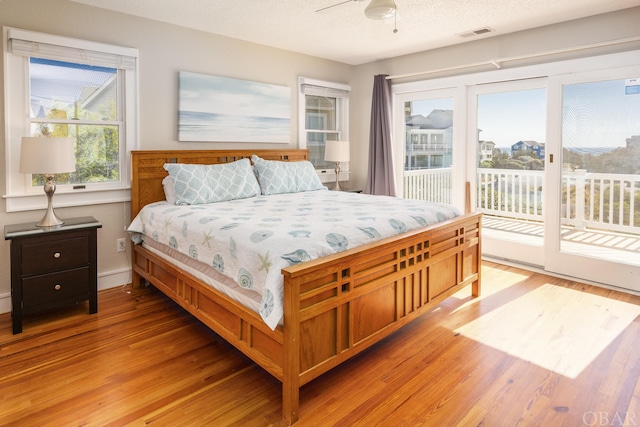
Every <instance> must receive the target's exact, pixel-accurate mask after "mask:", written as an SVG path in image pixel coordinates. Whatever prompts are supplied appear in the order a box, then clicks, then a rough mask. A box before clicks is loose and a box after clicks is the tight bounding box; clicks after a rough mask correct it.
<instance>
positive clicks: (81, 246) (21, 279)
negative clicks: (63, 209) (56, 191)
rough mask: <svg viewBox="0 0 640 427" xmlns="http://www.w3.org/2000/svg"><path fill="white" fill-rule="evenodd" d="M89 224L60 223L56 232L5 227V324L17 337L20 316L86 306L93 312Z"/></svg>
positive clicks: (93, 239)
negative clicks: (7, 314)
mask: <svg viewBox="0 0 640 427" xmlns="http://www.w3.org/2000/svg"><path fill="white" fill-rule="evenodd" d="M101 227H102V224H100V223H99V222H98V221H96V219H95V218H93V217H90V216H87V217H81V218H69V219H64V224H62V225H61V226H59V227H37V226H36V223H35V222H32V223H26V224H13V225H5V227H4V238H5V240H11V318H12V321H13V333H14V334H19V333H20V332H22V316H23V315H24V314H31V313H37V312H40V311H43V310H49V309H54V308H58V307H63V306H65V305H69V304H73V303H79V302H81V301H87V300H88V301H89V314H93V313H97V312H98V268H97V229H98V228H101Z"/></svg>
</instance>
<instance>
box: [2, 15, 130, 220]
mask: <svg viewBox="0 0 640 427" xmlns="http://www.w3.org/2000/svg"><path fill="white" fill-rule="evenodd" d="M13 39H16V40H26V41H29V42H33V43H34V44H38V45H41V46H43V51H45V50H46V53H42V52H41V53H40V54H39V55H37V56H38V57H41V58H45V59H53V60H58V61H66V62H72V63H88V62H89V61H91V60H90V59H87V60H86V62H84V61H83V60H82V59H79V58H81V57H84V56H85V53H86V54H87V56H91V55H97V56H98V57H100V56H102V57H104V58H116V59H119V58H120V57H123V58H125V61H127V62H126V64H124V65H122V66H116V67H113V68H117V72H116V75H117V86H118V89H117V95H116V97H117V102H118V103H119V105H118V107H119V108H120V109H121V111H120V112H119V117H118V121H119V122H120V123H119V125H118V126H119V151H120V152H119V166H120V172H119V176H120V179H119V180H118V181H111V182H96V183H83V184H81V185H78V184H75V185H73V184H58V185H57V188H56V195H55V205H56V207H68V206H85V205H94V204H102V203H115V202H123V201H128V200H130V185H131V184H130V170H129V169H130V168H129V153H130V152H131V150H135V149H136V148H137V145H138V144H137V142H138V137H137V136H138V107H137V106H138V89H137V88H138V70H137V62H138V50H137V49H134V48H128V47H121V46H114V45H107V44H102V43H97V42H91V41H85V40H79V39H73V38H68V37H61V36H56V35H51V34H44V33H37V32H32V31H27V30H22V29H17V28H10V27H4V29H3V41H4V63H5V67H4V72H5V80H4V88H5V124H6V126H5V165H6V172H5V175H6V194H4V195H3V198H4V199H5V200H6V211H7V212H20V211H27V210H36V209H43V208H46V205H47V199H46V197H43V190H42V188H41V187H40V186H38V187H34V186H32V184H31V174H23V173H20V170H19V165H20V144H21V139H22V137H23V136H31V123H32V120H31V117H30V99H29V98H30V89H29V84H30V81H29V60H30V57H31V56H29V55H25V54H24V53H22V54H21V53H13V51H12V50H11V48H10V47H9V46H10V40H13ZM49 48H51V49H52V50H49ZM74 53H75V54H76V55H81V56H80V57H79V56H75V57H74V56H73V54H74ZM90 65H94V64H90ZM95 65H98V64H95ZM112 124H113V123H112V122H109V123H100V125H105V126H108V125H112Z"/></svg>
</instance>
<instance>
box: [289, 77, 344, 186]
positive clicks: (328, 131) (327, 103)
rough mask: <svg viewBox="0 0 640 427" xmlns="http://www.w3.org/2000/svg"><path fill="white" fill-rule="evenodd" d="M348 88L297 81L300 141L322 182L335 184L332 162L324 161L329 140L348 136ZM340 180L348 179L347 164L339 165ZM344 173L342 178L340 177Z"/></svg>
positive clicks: (338, 85)
mask: <svg viewBox="0 0 640 427" xmlns="http://www.w3.org/2000/svg"><path fill="white" fill-rule="evenodd" d="M350 90H351V87H350V86H349V85H345V84H340V83H330V82H324V81H320V80H313V79H308V78H305V77H300V78H299V95H298V104H299V115H298V117H299V120H300V123H299V127H298V128H299V129H300V135H299V141H300V148H306V149H308V150H309V160H310V161H311V163H313V165H314V166H315V168H316V170H317V171H318V173H319V174H320V177H321V179H322V180H323V181H325V182H329V181H335V171H334V169H335V163H333V162H327V161H325V160H324V148H325V144H326V142H327V141H328V140H329V141H330V140H336V141H339V140H346V139H348V137H349V128H348V124H349V92H350ZM340 171H341V172H340V179H341V180H347V179H348V176H349V175H348V174H349V165H348V163H345V164H342V163H341V164H340ZM343 174H344V176H343Z"/></svg>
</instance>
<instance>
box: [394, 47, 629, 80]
mask: <svg viewBox="0 0 640 427" xmlns="http://www.w3.org/2000/svg"><path fill="white" fill-rule="evenodd" d="M635 41H640V36H636V37H627V38H624V39H617V40H610V41H606V42H600V43H593V44H588V45H582V46H576V47H571V48H566V49H556V50H549V51H546V52H540V53H533V54H530V55H521V56H511V57H505V58H500V59H492V60H489V61H482V62H475V63H473V64H466V65H458V66H456V67H448V68H440V69H437V70H431V71H420V72H417V73H408V74H398V75H395V76H387V77H386V78H387V80H393V79H403V78H407V77H415V76H422V75H426V74H435V73H441V72H444V71H455V70H461V69H464V68H473V67H479V66H481V65H493V66H494V67H496V69H498V70H499V69H501V68H502V63H504V62H509V61H518V60H522V59H530V58H537V57H540V56H548V55H555V54H558V53H568V52H576V51H579V50H585V49H595V48H598V47H605V46H613V45H616V44H623V43H631V42H635Z"/></svg>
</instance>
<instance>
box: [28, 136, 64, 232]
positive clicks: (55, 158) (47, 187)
mask: <svg viewBox="0 0 640 427" xmlns="http://www.w3.org/2000/svg"><path fill="white" fill-rule="evenodd" d="M75 170H76V156H75V150H74V141H73V138H46V137H23V138H22V146H21V148H20V172H21V173H26V174H43V175H45V177H46V179H47V181H46V182H45V184H44V192H45V194H46V195H47V199H48V206H47V212H46V213H45V214H44V216H43V217H42V220H41V221H40V222H39V223H37V224H36V225H37V226H38V227H56V226H60V225H61V224H63V223H64V221H62V220H61V219H60V218H58V217H57V216H56V214H55V213H54V212H53V193H55V191H56V183H55V180H54V178H55V174H58V173H65V172H74V171H75Z"/></svg>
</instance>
